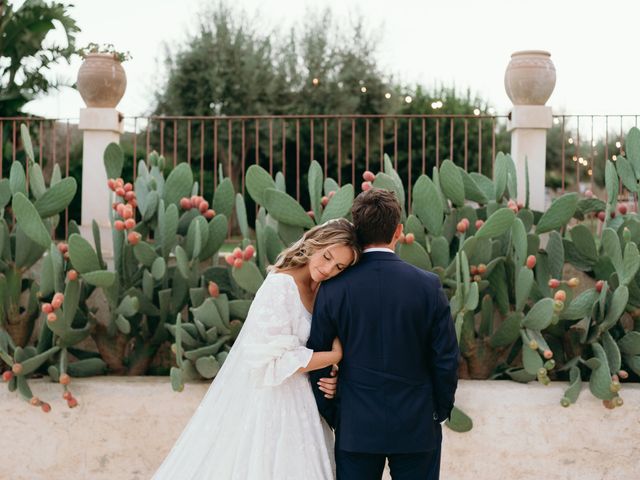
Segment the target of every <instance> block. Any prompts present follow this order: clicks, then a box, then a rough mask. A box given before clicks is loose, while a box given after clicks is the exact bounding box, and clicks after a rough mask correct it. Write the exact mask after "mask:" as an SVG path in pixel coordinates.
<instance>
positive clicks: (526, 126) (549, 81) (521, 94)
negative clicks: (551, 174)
mask: <svg viewBox="0 0 640 480" xmlns="http://www.w3.org/2000/svg"><path fill="white" fill-rule="evenodd" d="M550 56H551V55H550V54H549V53H548V52H544V51H540V50H527V51H522V52H515V53H514V54H512V55H511V62H509V65H508V67H507V71H506V72H505V78H504V83H505V90H506V91H507V95H508V96H509V98H510V99H511V101H512V102H513V108H512V110H511V112H510V113H509V120H508V122H507V129H508V131H510V132H511V157H512V158H513V161H514V162H515V164H516V170H517V174H518V201H519V202H523V203H524V201H525V195H526V177H525V168H526V167H525V165H526V164H525V162H528V166H529V206H530V207H531V208H532V209H533V210H539V211H544V210H545V207H546V205H545V171H546V147H547V130H548V129H549V128H551V125H552V116H551V107H546V106H544V104H545V102H546V101H547V100H548V99H549V97H550V96H551V93H552V92H553V88H554V87H555V83H556V72H555V67H554V65H553V62H552V61H551V59H550V58H549V57H550Z"/></svg>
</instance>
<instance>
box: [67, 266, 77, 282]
mask: <svg viewBox="0 0 640 480" xmlns="http://www.w3.org/2000/svg"><path fill="white" fill-rule="evenodd" d="M77 279H78V272H76V271H75V270H73V269H72V270H69V271H68V272H67V280H69V281H70V282H73V281H74V280H77Z"/></svg>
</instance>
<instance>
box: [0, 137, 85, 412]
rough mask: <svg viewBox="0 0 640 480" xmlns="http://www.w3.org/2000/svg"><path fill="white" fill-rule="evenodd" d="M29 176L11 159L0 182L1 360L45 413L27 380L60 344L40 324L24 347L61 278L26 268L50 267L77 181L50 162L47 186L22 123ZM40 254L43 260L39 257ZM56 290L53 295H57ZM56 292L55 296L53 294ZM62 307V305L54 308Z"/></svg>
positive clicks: (11, 379)
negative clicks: (39, 264)
mask: <svg viewBox="0 0 640 480" xmlns="http://www.w3.org/2000/svg"><path fill="white" fill-rule="evenodd" d="M21 135H22V139H23V145H24V149H25V153H26V159H27V160H26V161H27V165H26V167H27V169H28V172H29V176H28V177H29V180H28V183H27V175H26V171H27V170H25V168H24V166H23V165H22V164H21V163H19V162H14V163H13V164H12V166H11V171H10V175H9V178H8V179H6V178H5V179H2V180H0V210H1V211H2V216H1V217H0V359H1V360H2V362H3V363H4V364H6V365H7V366H8V367H9V368H10V370H7V371H5V372H4V374H3V379H4V380H5V381H6V382H8V386H9V389H10V390H12V391H13V390H16V389H18V391H19V393H20V394H21V396H22V397H23V398H24V399H26V400H29V401H31V403H32V404H33V405H35V406H41V407H42V409H43V410H44V411H49V410H50V409H51V407H50V405H49V404H48V403H46V402H41V401H40V400H39V399H37V397H34V396H33V394H32V393H31V390H30V388H29V385H28V383H27V378H28V376H29V375H31V374H33V373H35V372H36V371H38V370H41V369H44V368H45V367H46V366H47V365H48V364H49V363H50V362H52V361H55V358H57V357H59V356H60V355H59V351H60V349H61V347H60V346H59V345H58V344H57V342H55V343H56V344H54V338H53V332H52V331H51V330H50V329H49V328H48V327H47V325H46V322H43V324H42V327H41V329H40V332H39V339H38V343H37V348H36V347H34V346H31V345H27V343H28V342H29V339H30V338H31V336H32V335H33V333H34V332H33V330H34V328H35V325H36V320H37V318H38V316H39V315H40V314H41V310H40V306H39V300H46V299H50V298H55V299H56V300H55V301H56V303H57V302H58V301H60V302H61V300H60V296H61V295H62V293H61V291H62V285H63V284H62V282H61V281H58V282H57V283H56V285H53V284H48V283H47V279H44V278H42V275H41V276H40V282H39V283H40V284H38V282H37V281H36V278H35V276H34V274H33V272H32V271H31V268H32V267H33V266H34V265H35V264H36V263H37V262H38V261H40V260H41V259H42V267H41V268H42V269H43V270H45V271H46V270H47V269H48V268H50V267H51V268H52V264H53V262H52V257H51V253H52V252H57V250H56V248H55V245H54V243H53V241H52V238H51V233H52V232H53V231H54V230H55V227H56V226H57V224H58V222H59V220H60V216H59V214H60V213H61V212H62V211H63V210H64V209H65V208H67V206H68V205H69V203H70V202H71V200H72V199H73V197H74V196H75V194H76V190H77V187H76V181H75V180H74V179H73V178H62V176H61V173H60V168H59V167H58V165H55V166H54V168H53V173H52V176H51V179H50V181H49V184H48V185H47V182H46V181H45V178H44V175H43V173H42V169H41V167H40V165H39V164H37V163H35V161H34V157H33V147H32V145H31V137H30V135H29V130H28V129H27V127H26V126H25V125H21ZM43 257H44V258H43ZM56 292H57V293H56ZM56 295H58V297H56ZM59 308H61V306H59ZM53 315H54V314H53V312H51V318H53Z"/></svg>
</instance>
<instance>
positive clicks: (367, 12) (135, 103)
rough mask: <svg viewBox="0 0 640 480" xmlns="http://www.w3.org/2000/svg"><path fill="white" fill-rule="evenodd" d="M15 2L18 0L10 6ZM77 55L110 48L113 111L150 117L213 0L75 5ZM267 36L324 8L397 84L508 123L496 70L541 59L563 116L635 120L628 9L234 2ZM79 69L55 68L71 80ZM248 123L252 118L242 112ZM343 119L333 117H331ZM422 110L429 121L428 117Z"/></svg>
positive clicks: (60, 110)
mask: <svg viewBox="0 0 640 480" xmlns="http://www.w3.org/2000/svg"><path fill="white" fill-rule="evenodd" d="M13 3H14V4H15V5H20V4H21V3H23V2H22V1H15V2H13ZM73 3H74V4H75V6H74V7H73V9H72V11H73V16H74V17H75V18H76V20H77V21H78V23H79V26H80V27H81V28H82V32H81V33H80V34H79V35H78V42H77V44H78V45H79V46H84V45H86V44H87V43H89V42H96V43H113V44H115V46H116V48H117V49H118V50H125V51H126V50H128V51H130V52H131V55H132V56H133V59H132V60H130V61H128V62H126V63H124V64H123V66H124V67H125V70H126V72H127V78H128V80H127V81H128V86H127V91H126V93H125V96H124V98H123V99H122V101H121V102H120V104H119V105H118V107H117V108H118V110H120V111H121V112H122V113H123V114H125V116H128V117H130V116H138V115H144V114H146V113H149V112H150V111H151V110H152V108H153V91H154V89H155V88H156V87H157V85H158V84H159V83H160V82H161V80H162V78H163V74H162V62H161V60H162V57H163V52H164V48H165V45H168V46H169V47H175V46H177V45H180V44H181V43H183V42H184V39H185V38H186V35H187V34H188V33H189V31H190V28H193V27H194V25H195V24H196V20H197V16H198V12H199V11H200V10H201V7H202V5H206V4H213V3H214V2H213V1H212V0H209V1H205V0H109V1H105V0H75V1H74V2H73ZM233 3H234V4H235V5H238V6H239V7H240V8H242V9H244V10H245V11H246V12H247V13H248V14H249V16H250V17H253V18H255V19H256V21H257V22H259V26H260V27H261V28H264V29H265V30H269V29H272V28H274V27H275V26H282V27H288V26H291V25H294V24H295V23H296V22H300V21H301V20H302V19H303V18H304V16H305V15H306V14H308V12H309V11H310V10H319V9H322V8H324V7H330V8H331V9H332V10H333V12H334V13H335V14H336V16H338V17H339V18H344V19H348V18H349V16H354V15H356V14H361V15H362V16H363V17H364V19H365V22H366V24H367V25H368V27H369V28H370V29H371V30H372V31H374V32H376V35H377V36H378V40H379V44H378V51H377V58H378V59H379V61H380V65H381V66H382V67H383V68H384V69H385V70H386V71H388V72H390V73H392V74H393V75H394V78H395V79H396V80H399V81H401V82H403V83H420V84H423V85H426V86H428V87H432V86H436V85H440V84H441V83H443V84H445V85H447V86H452V85H454V86H456V87H457V88H460V89H466V88H470V89H471V91H472V92H474V93H477V94H478V95H480V96H481V97H482V98H484V99H486V100H487V101H488V102H489V104H490V105H493V107H495V111H496V113H498V114H506V113H507V112H508V111H509V108H510V105H511V102H510V100H509V98H508V97H507V95H506V93H505V90H504V71H505V68H506V66H507V64H508V63H509V60H510V56H511V53H513V52H515V51H518V50H529V49H532V50H533V49H535V50H547V51H549V52H550V53H551V59H552V60H553V62H554V64H555V68H556V72H557V81H556V87H555V90H554V93H553V94H552V96H551V98H550V99H549V101H548V102H547V105H549V106H551V107H552V109H553V112H554V113H556V114H558V113H566V114H612V115H618V114H634V115H635V114H640V82H639V81H638V78H639V77H640V62H639V61H638V53H637V52H638V19H639V18H640V15H639V14H640V2H636V1H634V0H626V1H625V0H607V1H606V2H603V1H596V0H583V1H576V0H553V1H550V0H537V1H535V2H532V1H521V0H484V1H478V0H440V1H437V2H435V1H432V0H421V1H420V0H395V1H393V2H390V1H388V0H387V1H382V0H315V1H311V0H234V2H233ZM79 66H80V60H79V59H78V60H76V61H74V62H73V63H72V64H71V65H66V64H64V65H61V66H60V67H59V68H56V70H55V75H56V76H57V78H59V79H61V80H66V81H70V82H73V81H75V77H76V75H77V71H78V68H79ZM83 106H84V104H83V102H82V99H81V98H80V95H79V94H78V93H77V92H76V91H74V90H73V89H70V88H64V89H62V90H61V91H60V92H59V93H53V94H50V95H48V96H47V97H45V98H41V99H37V100H34V101H32V102H30V103H29V104H28V105H27V106H26V108H25V110H26V111H27V112H29V113H33V114H37V115H42V116H46V117H50V118H77V117H78V115H79V113H78V112H79V109H80V108H82V107H83ZM247 113H248V114H250V113H251V112H247ZM338 113H339V112H338ZM425 113H430V112H425Z"/></svg>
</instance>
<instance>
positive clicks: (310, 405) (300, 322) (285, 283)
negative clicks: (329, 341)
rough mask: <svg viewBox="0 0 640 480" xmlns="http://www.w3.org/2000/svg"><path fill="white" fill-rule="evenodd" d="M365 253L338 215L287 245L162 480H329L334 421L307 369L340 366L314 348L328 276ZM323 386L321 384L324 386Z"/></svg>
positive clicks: (335, 357)
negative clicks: (321, 290) (321, 408)
mask: <svg viewBox="0 0 640 480" xmlns="http://www.w3.org/2000/svg"><path fill="white" fill-rule="evenodd" d="M359 255H360V249H359V246H358V243H357V239H356V235H355V231H354V229H353V225H351V223H350V222H348V221H347V220H344V219H340V220H333V221H330V222H328V223H325V224H323V225H320V226H317V227H315V228H313V229H311V230H309V231H307V232H306V233H305V234H304V236H303V237H302V238H301V239H300V240H299V241H297V242H296V243H294V244H293V245H292V246H291V247H289V248H288V249H286V250H284V251H283V252H282V253H281V254H280V256H279V257H278V259H277V261H276V264H275V265H274V266H273V267H271V269H270V272H269V274H268V275H267V278H266V279H265V281H264V283H263V284H262V286H261V287H260V289H259V290H258V292H257V293H256V296H255V299H254V301H253V303H252V304H251V308H250V310H249V314H248V315H247V319H246V322H245V324H244V327H243V328H242V331H241V332H240V335H239V336H238V339H237V340H236V342H235V343H234V345H233V348H232V349H231V352H230V353H229V356H228V357H227V359H226V361H225V362H224V365H223V367H222V369H221V370H220V372H219V373H218V375H217V377H216V378H215V381H214V382H213V383H212V384H211V386H210V387H209V389H208V391H207V393H206V394H205V396H204V398H203V400H202V402H201V403H200V405H199V407H198V409H197V410H196V412H195V414H194V415H193V416H192V417H191V419H190V420H189V423H188V424H187V426H186V427H185V429H184V430H183V432H182V434H181V435H180V437H179V438H178V440H177V442H176V443H175V445H174V446H173V448H172V449H171V451H170V452H169V454H168V456H167V457H166V458H165V459H164V461H163V463H162V465H161V466H160V468H159V469H158V470H157V471H156V473H155V474H154V476H153V479H154V480H176V479H180V480H196V479H197V480H301V479H303V478H304V479H306V480H329V479H333V478H334V474H333V468H332V461H331V459H330V451H331V450H332V445H331V442H332V440H330V439H331V433H330V431H329V427H328V426H327V425H326V423H324V421H321V419H320V415H319V413H318V410H317V407H316V402H315V400H314V397H313V392H312V390H311V388H312V387H311V385H310V383H309V381H308V379H307V375H306V373H305V372H309V371H311V370H317V369H321V368H325V367H327V366H330V365H334V364H337V363H338V362H339V361H340V360H341V358H342V346H341V345H340V342H339V341H338V340H337V339H336V340H335V341H334V343H333V348H332V350H331V351H330V352H313V351H312V350H309V349H308V348H306V347H305V344H306V342H307V338H308V337H309V331H310V327H311V313H310V312H311V311H312V310H313V302H314V298H315V293H316V291H317V288H318V286H319V284H320V282H322V281H324V280H327V279H329V278H331V277H333V276H335V275H338V274H339V273H340V272H341V271H343V270H344V269H345V268H347V267H349V266H350V265H353V264H354V263H355V262H356V261H357V260H358V257H359ZM314 388H316V387H314Z"/></svg>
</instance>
